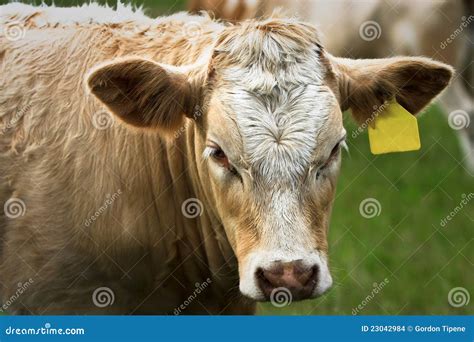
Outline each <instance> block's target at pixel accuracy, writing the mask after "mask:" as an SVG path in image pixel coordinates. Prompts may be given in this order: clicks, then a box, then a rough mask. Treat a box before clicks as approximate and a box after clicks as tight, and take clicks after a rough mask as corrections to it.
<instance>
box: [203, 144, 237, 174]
mask: <svg viewBox="0 0 474 342" xmlns="http://www.w3.org/2000/svg"><path fill="white" fill-rule="evenodd" d="M205 155H207V156H209V158H211V159H212V160H213V161H214V162H215V163H216V164H217V165H219V166H221V167H223V168H225V169H226V170H228V171H229V172H230V173H231V174H233V175H235V176H237V177H239V178H240V179H242V178H241V177H240V174H239V173H238V172H237V170H236V169H235V167H233V166H232V164H231V163H230V161H229V158H227V156H226V154H225V152H224V151H223V150H222V149H221V148H220V146H219V145H217V144H216V143H209V144H208V145H207V148H206V152H205Z"/></svg>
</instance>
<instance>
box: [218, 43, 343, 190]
mask: <svg viewBox="0 0 474 342" xmlns="http://www.w3.org/2000/svg"><path fill="white" fill-rule="evenodd" d="M324 73H325V71H324V69H323V65H322V64H321V63H320V61H319V59H318V54H317V52H316V51H314V52H313V54H311V55H309V56H308V57H307V58H306V59H304V60H302V61H299V62H293V63H289V62H285V65H284V67H282V68H281V69H280V70H279V71H277V72H276V73H270V72H268V70H265V68H264V67H263V66H262V65H254V66H250V67H247V68H236V67H232V68H229V69H226V70H223V71H222V77H223V79H224V80H225V81H226V82H225V83H226V84H228V88H227V90H226V91H225V92H224V93H225V96H223V99H224V102H225V103H226V105H227V106H228V107H230V111H229V114H228V115H232V116H233V121H234V122H235V124H236V125H237V128H238V130H239V133H240V136H241V137H242V151H241V152H242V154H243V158H244V159H245V161H246V163H247V164H248V165H249V166H250V167H251V168H252V171H253V173H256V174H258V175H260V176H261V177H262V178H263V179H265V180H267V181H272V182H274V181H276V180H279V182H281V181H283V180H289V181H291V182H292V183H296V180H297V178H300V177H302V176H303V175H304V173H305V172H306V171H307V169H308V167H309V165H310V164H311V162H312V160H313V157H314V151H315V149H316V147H317V146H316V144H317V136H318V134H319V132H320V131H321V130H322V129H323V128H324V126H325V124H327V122H328V118H329V116H330V114H331V111H332V110H333V109H334V108H333V106H332V105H333V96H331V93H330V92H329V91H328V87H327V86H326V85H325V84H324Z"/></svg>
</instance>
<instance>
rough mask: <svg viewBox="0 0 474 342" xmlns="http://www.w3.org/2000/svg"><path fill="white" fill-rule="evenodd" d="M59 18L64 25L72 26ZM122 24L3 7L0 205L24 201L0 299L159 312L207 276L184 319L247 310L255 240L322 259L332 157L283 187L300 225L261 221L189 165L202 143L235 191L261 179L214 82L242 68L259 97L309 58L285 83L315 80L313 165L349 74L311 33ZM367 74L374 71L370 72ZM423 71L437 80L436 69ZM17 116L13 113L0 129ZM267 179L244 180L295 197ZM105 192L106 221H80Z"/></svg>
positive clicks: (335, 135)
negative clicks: (6, 28) (217, 144)
mask: <svg viewBox="0 0 474 342" xmlns="http://www.w3.org/2000/svg"><path fill="white" fill-rule="evenodd" d="M68 11H71V12H70V13H69V12H68V13H69V14H68V15H70V16H71V18H74V17H76V16H75V15H73V14H74V13H76V12H77V13H76V14H80V13H79V10H77V9H68ZM74 11H76V12H74ZM106 14H107V13H106ZM125 14H126V15H124V17H125V19H123V20H122V21H120V20H119V21H115V20H112V21H111V22H107V20H106V18H107V16H104V17H103V18H102V19H100V18H97V19H94V20H91V19H90V18H87V16H86V17H84V19H83V20H82V21H79V22H74V20H73V19H70V18H69V17H67V18H62V16H61V15H60V16H59V19H58V18H56V17H55V16H54V11H53V9H51V8H41V9H38V8H34V7H31V6H25V5H21V6H19V7H18V6H10V5H8V6H5V7H4V11H2V15H1V16H0V22H1V24H2V25H7V24H9V23H11V22H14V21H15V22H18V21H19V22H20V23H22V24H23V25H24V26H25V27H26V28H27V30H26V32H25V37H24V39H21V40H18V41H9V40H8V39H6V37H5V35H0V46H1V49H2V50H1V51H0V56H1V58H2V60H1V66H0V73H1V75H2V77H1V78H0V87H1V89H2V92H1V93H0V108H1V111H0V118H1V124H2V126H1V128H2V129H3V132H4V134H2V135H0V175H1V180H0V196H1V203H2V204H3V203H5V202H6V201H7V200H8V199H9V198H12V197H15V198H19V199H21V200H22V201H24V203H25V205H26V212H25V213H24V215H23V216H20V217H17V218H9V217H7V216H5V215H4V216H2V217H1V220H0V237H1V239H2V240H1V243H0V248H1V249H0V252H1V259H0V261H1V263H0V275H1V276H0V284H1V295H2V299H3V300H4V301H5V300H6V299H8V298H10V297H11V296H12V295H13V294H14V293H15V291H16V288H17V286H18V283H23V282H25V281H26V280H27V279H29V278H32V279H33V280H34V283H33V285H32V286H31V287H30V288H29V289H28V290H27V291H25V293H24V294H22V296H21V298H20V299H19V300H17V301H14V302H13V304H12V305H11V307H10V308H9V310H10V311H11V312H14V313H34V314H46V313H47V314H59V313H96V314H97V313H116V314H118V313H120V314H122V313H137V314H140V313H142V314H144V313H161V314H170V313H173V311H174V309H175V308H177V307H178V306H179V305H180V304H182V303H183V302H184V300H186V299H187V298H188V296H189V295H190V292H192V289H194V288H195V286H196V285H195V284H196V283H201V282H204V281H205V280H206V279H207V278H210V279H212V283H211V285H210V286H209V287H208V288H207V289H206V291H204V292H203V293H201V294H200V296H199V297H198V298H197V299H196V300H195V301H193V302H192V303H191V304H190V305H189V306H188V307H187V308H186V311H185V313H204V314H207V313H209V314H219V313H241V314H247V313H251V312H252V311H253V308H254V302H252V301H249V300H248V299H245V298H244V297H243V296H242V295H241V294H240V292H239V291H238V284H239V272H240V273H241V276H242V272H243V271H242V266H245V259H246V258H247V257H248V255H249V253H252V252H255V251H256V249H258V248H261V247H262V246H265V245H266V244H267V245H268V243H269V241H270V242H271V243H273V244H274V245H275V244H276V245H278V244H279V243H280V241H275V240H278V234H283V235H288V234H290V235H291V232H292V230H291V229H296V228H305V229H304V232H303V233H302V234H299V235H298V234H295V235H294V236H291V237H292V239H293V240H292V241H293V242H294V244H295V245H298V247H301V249H302V248H307V249H311V251H315V253H316V252H318V253H321V255H324V256H325V255H327V230H328V226H329V217H330V211H331V205H332V201H333V198H334V190H335V184H336V177H337V169H338V168H339V164H340V162H339V157H338V159H337V162H336V163H334V165H333V166H332V167H331V170H330V171H328V175H327V177H325V178H324V180H321V181H320V182H321V183H320V185H319V186H318V191H309V190H307V189H309V187H308V186H307V182H308V180H307V179H308V178H311V177H313V176H314V170H311V169H307V168H306V167H307V165H306V164H305V165H303V166H304V167H305V169H304V170H303V171H304V173H305V174H303V171H301V174H300V173H298V172H297V173H295V174H294V175H290V176H291V177H289V178H288V179H289V180H290V181H291V180H293V178H298V182H301V184H303V183H304V184H306V185H305V187H304V188H303V189H304V191H302V192H301V194H300V195H301V196H300V197H301V198H302V199H303V204H301V206H296V204H295V203H296V202H295V201H293V202H291V203H292V205H294V206H296V207H295V208H294V210H292V214H293V215H296V213H297V212H298V213H301V215H297V216H295V221H298V222H297V223H298V224H299V226H300V227H293V226H292V223H293V222H288V221H289V220H285V219H284V217H283V218H281V219H282V220H281V221H275V218H274V217H273V218H272V217H270V218H269V217H268V215H267V214H268V210H267V209H268V208H270V209H272V206H274V205H275V204H278V203H277V199H275V198H274V197H271V196H270V197H265V198H264V197H263V196H262V197H261V198H258V196H254V194H255V193H256V194H259V192H258V190H259V188H252V189H251V191H242V185H241V184H239V183H238V182H236V181H234V182H231V183H229V184H226V185H225V186H223V185H222V182H219V180H218V179H217V177H216V176H215V172H221V171H222V170H219V171H215V170H216V165H214V164H212V161H211V160H203V158H202V154H203V151H204V150H205V148H206V144H207V143H208V141H207V140H208V138H209V136H208V135H209V133H215V134H219V136H221V137H222V139H225V140H226V148H228V149H229V153H228V154H229V156H230V155H231V154H232V156H233V157H234V158H233V160H237V161H238V160H240V159H241V161H242V168H243V169H245V168H247V171H245V173H243V174H242V175H241V176H242V178H243V179H244V178H245V181H246V182H248V183H247V184H250V185H251V186H254V185H253V184H254V183H252V182H254V181H255V179H254V178H253V177H255V178H257V177H262V176H261V175H259V174H258V173H257V172H256V171H255V170H254V169H252V168H251V167H253V166H255V165H248V163H250V162H251V160H250V159H249V158H247V159H246V158H245V157H246V156H245V151H244V150H243V147H242V146H243V143H242V138H241V136H240V135H241V134H242V133H250V135H251V133H252V132H242V131H241V129H240V128H238V126H237V125H236V120H237V119H238V117H239V116H240V115H243V114H244V113H235V112H234V113H230V114H228V113H226V107H225V105H226V104H227V103H224V102H223V101H224V99H226V97H228V96H229V89H230V92H232V90H235V89H234V88H235V84H229V82H231V81H229V78H226V77H225V73H226V72H229V70H230V71H235V69H237V70H238V71H240V72H243V74H244V76H246V77H248V75H249V72H248V69H246V68H249V67H255V68H256V71H255V70H254V72H257V75H258V79H257V80H254V81H255V84H252V85H253V86H254V87H255V88H254V89H253V90H252V91H251V93H252V95H256V96H257V95H258V96H260V95H265V96H270V95H271V94H273V93H274V92H275V91H274V89H272V87H271V84H273V83H274V82H279V83H280V85H282V86H286V85H287V84H286V83H288V84H290V85H291V86H293V84H292V83H291V82H294V81H295V80H293V79H292V78H291V77H289V76H292V74H291V72H295V71H294V70H300V69H298V68H299V67H301V65H304V63H302V62H307V60H310V61H312V59H317V61H318V63H319V64H320V66H318V68H320V70H319V69H318V70H314V69H313V68H312V69H311V70H314V75H306V74H304V75H301V72H300V73H299V74H298V75H296V76H298V77H303V81H306V80H307V79H306V78H304V77H313V78H308V79H309V80H310V81H314V82H321V84H318V90H319V93H321V94H322V95H321V96H323V97H322V99H324V100H325V103H327V108H323V109H324V110H325V112H327V113H328V114H327V118H326V117H325V119H324V126H323V128H322V129H321V130H320V131H318V132H317V135H315V137H314V138H315V139H316V141H315V145H316V146H318V148H317V149H315V150H314V151H309V152H310V153H311V157H314V158H315V160H319V161H322V160H324V159H326V158H327V156H328V154H329V153H330V151H331V149H332V148H333V146H334V145H335V144H336V142H337V140H338V139H340V134H341V131H342V130H343V128H342V114H341V110H340V107H341V106H342V103H341V101H339V103H338V101H337V99H342V97H343V95H341V94H342V93H341V92H340V90H339V87H334V85H335V84H336V83H337V84H339V83H341V82H342V81H341V80H344V79H346V78H347V77H349V76H348V75H349V71H348V72H347V73H344V75H341V74H340V72H341V70H343V69H344V68H340V64H338V63H335V62H334V63H333V62H331V61H330V57H324V58H323V57H321V56H324V50H323V48H322V47H321V46H319V42H318V36H317V32H316V30H315V29H314V28H313V27H312V26H311V25H308V24H304V23H300V22H298V21H296V20H294V19H275V18H270V19H267V20H263V21H249V22H246V23H243V24H241V25H236V26H225V25H223V24H220V23H218V22H215V21H212V20H210V19H209V18H207V17H197V16H188V15H184V14H180V15H175V16H171V17H168V18H158V19H156V20H150V19H149V18H146V17H144V16H143V17H140V15H139V14H133V13H132V14H131V13H128V12H127V13H125ZM112 17H113V16H112ZM81 18H82V17H81ZM104 18H105V19H104ZM99 20H103V21H105V22H98V21H99ZM190 22H194V23H198V25H199V28H200V34H199V35H197V36H196V37H189V35H187V34H186V32H185V30H183V28H184V27H185V26H186V24H188V23H190ZM249 42H251V44H249ZM315 51H318V52H315ZM262 54H263V55H264V56H265V58H263V59H262ZM281 55H285V57H287V59H286V60H284V61H282V60H281V59H280V58H278V57H279V56H281ZM328 56H329V55H328ZM303 57H304V58H303ZM298 58H301V59H303V61H299V60H298ZM252 61H253V62H252ZM259 61H260V62H261V64H258V63H257V62H259ZM281 63H284V64H281ZM395 63H396V61H395ZM423 63H428V64H429V65H431V64H430V63H432V62H430V61H428V60H423ZM312 67H313V66H312ZM348 67H349V66H348ZM372 67H373V68H374V73H376V74H377V73H379V72H384V70H385V67H386V65H385V64H384V63H381V64H380V65H379V66H378V67H375V66H372ZM436 67H439V68H441V69H443V73H449V72H450V69H449V67H447V66H444V67H443V66H441V65H440V64H439V65H438V64H436ZM314 68H316V67H315V66H314ZM338 68H339V69H338ZM428 69H429V68H428ZM283 71H284V72H283ZM303 71H304V72H305V70H303ZM286 73H288V74H286ZM305 73H306V72H305ZM319 74H321V75H319ZM429 74H430V73H429ZM239 75H240V74H239ZM430 75H431V74H430ZM319 76H321V79H319V78H318V77H319ZM350 77H351V78H355V77H356V76H354V74H352V75H351V76H350ZM394 79H397V77H396V76H394ZM324 80H326V81H327V80H332V81H331V84H329V82H327V83H328V84H326V83H324V82H325V81H324ZM416 81H417V82H415V83H414V84H413V87H414V88H418V87H422V86H423V82H424V80H418V79H417V80H416ZM439 81H440V83H439V84H438V83H437V82H434V83H436V84H435V86H434V87H433V89H431V90H430V93H429V94H428V97H429V96H434V95H436V93H437V92H438V91H439V90H440V89H439V88H442V87H443V86H445V82H444V81H445V77H443V78H442V79H441V80H439ZM285 82H286V83H285ZM231 83H232V82H231ZM234 83H237V82H236V81H234ZM430 84H431V83H430ZM233 86H234V88H232V87H233ZM296 86H300V85H299V84H296ZM391 86H392V85H391V84H389V85H387V87H388V88H389V89H388V90H390V91H391V90H392V89H391ZM368 88H369V89H368V90H369V91H372V90H373V89H372V87H368ZM367 96H368V97H370V96H372V95H367ZM351 101H352V102H351V103H352V104H353V105H354V106H358V105H359V104H358V100H357V99H354V100H351ZM407 101H408V100H407ZM425 102H426V101H425ZM425 102H423V103H421V104H418V103H416V104H415V105H414V106H415V107H416V108H418V107H419V106H423V105H425V104H426V103H425ZM407 103H411V102H407ZM364 105H365V104H364ZM360 106H361V107H362V105H360ZM227 110H228V109H227ZM19 111H22V113H23V112H24V113H23V114H22V115H21V117H20V118H19V119H18V120H13V121H12V118H14V117H15V115H17V114H18V112H19ZM103 112H106V113H108V112H112V113H114V114H115V116H116V117H117V118H118V120H114V121H113V123H112V124H111V126H110V127H108V128H106V129H97V127H95V126H96V125H94V118H95V116H96V115H97V113H103ZM262 114H263V113H262ZM299 115H300V116H301V117H302V118H304V119H305V118H312V117H311V116H307V113H299ZM317 115H319V113H316V114H315V115H314V116H315V117H317ZM123 122H125V123H127V124H123ZM130 126H134V127H130ZM180 126H181V127H180ZM176 128H178V130H177V132H181V134H178V135H177V136H175V137H173V136H171V135H170V134H168V135H167V137H164V135H162V134H160V133H163V132H166V133H170V131H173V130H176ZM289 128H292V127H289ZM286 144H288V146H283V145H284V144H283V142H281V141H277V145H278V146H277V147H276V148H283V147H284V148H287V149H288V150H289V151H292V153H297V152H298V151H299V149H298V148H294V147H293V146H292V141H289V142H286ZM247 157H248V156H247ZM297 162H298V161H297ZM212 170H214V171H212ZM270 171H272V170H270ZM283 171H284V170H283ZM213 172H214V173H213ZM243 172H244V171H243ZM268 179H270V178H268ZM268 179H259V183H256V184H258V186H262V189H263V188H264V187H265V186H267V187H270V188H274V189H275V190H278V191H277V192H275V195H276V196H280V197H282V198H284V197H285V196H289V195H288V194H290V192H289V189H290V190H292V191H294V189H295V188H297V187H298V186H300V183H291V182H288V181H286V183H285V180H283V179H280V181H279V182H275V183H272V184H266V183H268ZM305 182H306V183H305ZM312 188H313V189H314V187H312ZM298 189H299V188H298ZM117 193H119V194H120V195H116V194H117ZM107 194H108V195H109V196H107ZM291 195H292V196H293V195H294V194H291ZM111 196H114V201H113V202H112V203H111V204H109V205H108V206H107V208H106V210H104V211H103V212H101V214H100V215H99V216H98V217H96V219H95V220H94V221H93V223H92V224H86V223H85V222H86V220H87V219H88V218H89V217H91V215H93V214H94V212H95V211H96V210H98V208H100V207H102V206H103V205H104V201H106V200H107V199H108V198H110V197H111ZM256 197H257V198H256ZM190 198H197V199H199V200H200V201H201V202H202V204H203V208H202V210H203V212H202V215H200V216H197V217H195V218H188V217H186V216H185V215H183V213H182V209H181V205H182V204H183V203H184V202H185V201H186V200H187V199H190ZM280 205H281V203H280ZM286 209H288V208H283V207H281V208H280V210H281V211H284V210H286ZM284 214H285V213H284ZM283 224H287V226H288V227H285V228H288V229H286V230H281V231H276V232H274V233H272V228H274V227H273V225H275V226H278V225H283ZM309 228H314V229H309ZM250 276H253V275H250ZM103 286H106V287H109V288H110V289H112V290H113V291H114V293H115V302H114V303H113V305H111V306H108V307H106V308H99V307H97V306H95V305H94V304H93V301H92V295H93V292H94V290H95V289H97V288H99V287H103Z"/></svg>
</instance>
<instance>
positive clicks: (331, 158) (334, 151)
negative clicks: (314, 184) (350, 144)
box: [316, 140, 345, 178]
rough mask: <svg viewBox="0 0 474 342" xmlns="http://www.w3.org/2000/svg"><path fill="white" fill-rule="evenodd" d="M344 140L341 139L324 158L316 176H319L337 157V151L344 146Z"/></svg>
mask: <svg viewBox="0 0 474 342" xmlns="http://www.w3.org/2000/svg"><path fill="white" fill-rule="evenodd" d="M344 144H345V141H344V140H341V141H339V142H338V143H337V144H336V145H335V146H334V147H333V149H332V150H331V154H330V155H329V158H328V159H326V161H325V162H324V164H323V165H322V166H320V167H319V169H318V172H317V173H316V178H319V176H321V174H323V173H324V171H325V170H326V169H327V168H328V167H329V166H330V165H331V164H332V163H333V162H334V161H335V160H336V159H337V158H338V156H339V153H340V151H341V147H342V146H344Z"/></svg>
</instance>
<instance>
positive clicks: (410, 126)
mask: <svg viewBox="0 0 474 342" xmlns="http://www.w3.org/2000/svg"><path fill="white" fill-rule="evenodd" d="M380 109H382V111H381V112H380V113H379V114H378V115H377V116H376V117H375V120H374V121H373V123H372V125H369V143H370V152H372V154H383V153H390V152H407V151H416V150H419V149H420V147H421V143H420V133H419V132H418V122H417V120H416V118H415V116H413V115H411V114H410V113H409V112H408V111H407V110H406V109H405V108H403V107H402V106H400V105H399V104H398V103H397V101H396V100H391V101H389V102H388V103H386V104H383V105H382V106H381V107H380Z"/></svg>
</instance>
